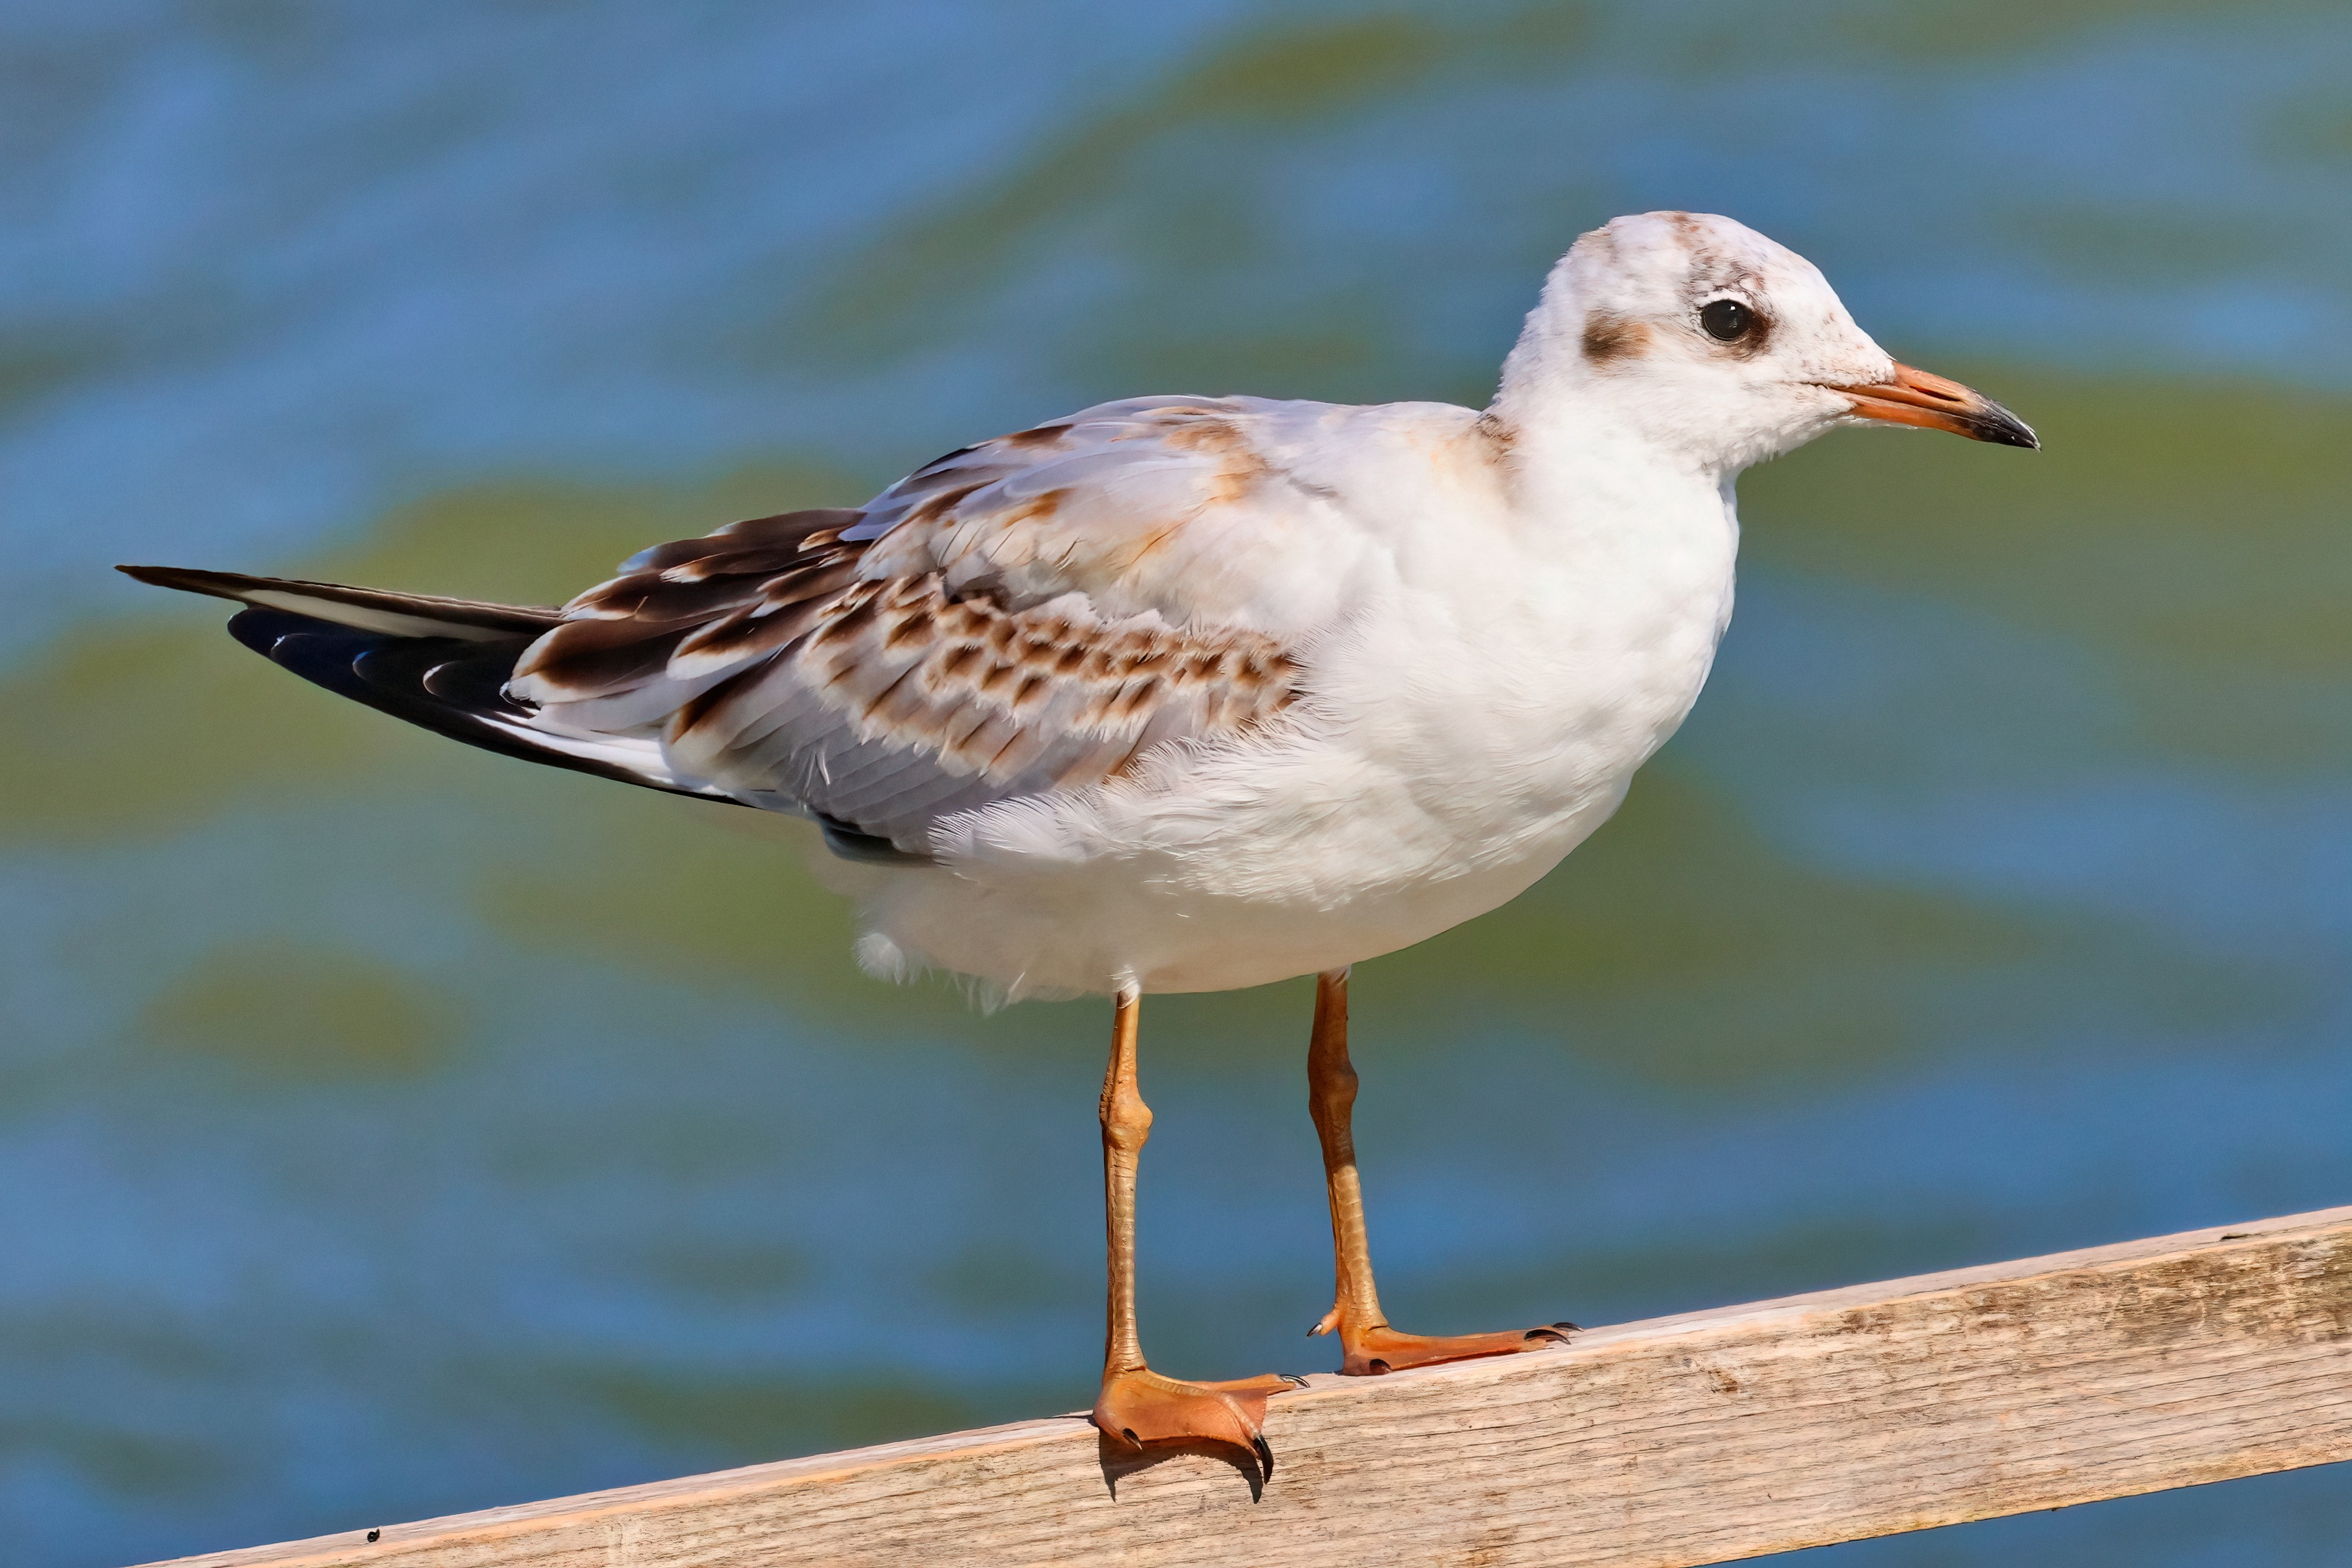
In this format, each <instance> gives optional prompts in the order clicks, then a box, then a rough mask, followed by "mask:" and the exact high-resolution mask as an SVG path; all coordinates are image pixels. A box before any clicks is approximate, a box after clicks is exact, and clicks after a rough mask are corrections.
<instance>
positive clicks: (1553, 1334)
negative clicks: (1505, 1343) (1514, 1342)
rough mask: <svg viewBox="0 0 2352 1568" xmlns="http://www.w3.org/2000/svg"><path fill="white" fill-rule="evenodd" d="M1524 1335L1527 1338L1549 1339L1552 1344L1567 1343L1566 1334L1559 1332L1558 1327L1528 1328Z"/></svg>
mask: <svg viewBox="0 0 2352 1568" xmlns="http://www.w3.org/2000/svg"><path fill="white" fill-rule="evenodd" d="M1526 1337H1527V1339H1540V1340H1549V1341H1550V1342H1551V1343H1554V1344H1566V1343H1568V1336H1567V1335H1566V1334H1564V1333H1560V1332H1559V1330H1558V1329H1529V1330H1528V1332H1527V1336H1526ZM1521 1343H1525V1341H1524V1340H1523V1341H1522V1342H1521Z"/></svg>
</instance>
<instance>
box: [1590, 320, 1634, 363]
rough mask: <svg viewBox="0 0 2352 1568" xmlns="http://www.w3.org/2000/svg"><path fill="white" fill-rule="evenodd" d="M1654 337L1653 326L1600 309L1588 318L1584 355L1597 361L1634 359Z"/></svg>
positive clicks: (1609, 361)
mask: <svg viewBox="0 0 2352 1568" xmlns="http://www.w3.org/2000/svg"><path fill="white" fill-rule="evenodd" d="M1649 341H1650V329H1649V328H1648V327H1647V326H1645V325H1643V323H1642V322H1639V321H1635V320H1633V319H1629V318H1627V317H1623V316H1612V315H1609V314H1606V313H1605V312H1597V313H1595V314H1593V315H1591V316H1588V317H1587V318H1585V321H1584V357H1585V358H1586V359H1588V360H1590V361H1592V362H1593V363H1594V364H1596V365H1607V364H1611V363H1612V362H1614V361H1619V360H1630V359H1633V358H1634V357H1635V356H1637V355H1638V354H1640V353H1641V351H1642V350H1643V349H1644V348H1645V347H1647V346H1648V344H1649Z"/></svg>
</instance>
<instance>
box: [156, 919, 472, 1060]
mask: <svg viewBox="0 0 2352 1568" xmlns="http://www.w3.org/2000/svg"><path fill="white" fill-rule="evenodd" d="M455 1024H456V1020H455V1019H453V1018H452V1016H451V1009H450V1008H449V1004H448V1002H447V1001H446V998H443V997H441V996H439V995H437V994H436V993H435V992H433V991H431V990H428V989H427V988H425V983H424V982H423V981H421V980H418V979H414V978H411V977H408V976H406V975H404V974H402V973H401V972H400V971H399V970H397V969H394V968H393V967H390V966H388V965H386V964H384V963H383V962H382V961H381V960H379V959H375V958H373V957H369V956H365V955H363V954H358V953H348V952H338V951H335V950H333V949H330V948H320V947H310V946H301V945H299V944H296V943H291V942H272V943H255V944H249V945H238V946H231V947H226V948H224V949H222V950H220V951H218V952H215V953H214V954H212V955H211V956H208V957H207V958H205V960H204V962H203V963H202V964H200V965H199V966H198V967H196V968H194V970H192V971H190V972H189V973H187V974H184V975H182V976H180V977H177V978H176V979H174V980H173V981H172V982H171V983H170V984H169V985H167V986H166V987H165V988H163V991H162V992H161V993H160V994H159V995H157V996H156V997H155V998H154V999H153V1000H152V1001H151V1002H150V1003H149V1004H148V1006H147V1009H146V1011H145V1013H144V1015H143V1016H142V1019H141V1025H142V1029H141V1032H142V1034H143V1035H145V1036H146V1037H147V1038H148V1039H150V1040H155V1041H156V1042H158V1043H160V1044H162V1045H163V1046H166V1047H168V1048H172V1049H176V1050H184V1051H201V1052H203V1053H205V1054H206V1055H209V1056H212V1057H215V1058H217V1059H219V1060H221V1061H231V1062H236V1063H237V1064H239V1065H241V1066H245V1067H249V1068H252V1069H254V1070H256V1071H260V1072H263V1073H267V1074H268V1075H270V1076H273V1077H278V1078H290V1079H331V1078H353V1077H370V1078H373V1077H394V1078H401V1077H415V1076H417V1075H420V1074H423V1073H425V1072H428V1071H431V1070H432V1069H433V1068H435V1067H436V1066H438V1065H439V1064H440V1062H441V1061H442V1059H443V1058H444V1057H445V1056H446V1054H447V1052H448V1051H449V1049H450V1047H451V1046H452V1044H453V1043H454V1040H455V1037H456V1033H457V1030H456V1028H455Z"/></svg>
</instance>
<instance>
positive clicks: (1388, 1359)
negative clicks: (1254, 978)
mask: <svg viewBox="0 0 2352 1568" xmlns="http://www.w3.org/2000/svg"><path fill="white" fill-rule="evenodd" d="M1307 1109H1308V1111H1310V1112H1311V1113H1313V1114H1314V1117H1315V1132H1316V1135H1317V1136H1318V1137H1319V1138H1321V1139H1322V1141H1323V1177H1324V1181H1325V1182H1326V1184H1327V1185H1328V1186H1329V1188H1330V1193H1331V1249H1332V1253H1333V1260H1334V1264H1335V1267H1334V1270H1333V1271H1334V1273H1336V1274H1337V1276H1338V1282H1337V1286H1336V1288H1335V1290H1334V1291H1333V1297H1334V1300H1333V1301H1332V1304H1331V1310H1330V1311H1329V1312H1327V1313H1325V1314H1324V1316H1323V1321H1322V1322H1318V1323H1317V1324H1316V1325H1315V1326H1314V1327H1313V1328H1311V1329H1309V1330H1307V1333H1310V1334H1325V1333H1330V1332H1331V1331H1332V1330H1333V1329H1338V1330H1339V1348H1340V1351H1341V1353H1342V1356H1343V1359H1342V1361H1341V1363H1340V1365H1339V1370H1340V1371H1341V1372H1345V1373H1350V1374H1353V1375H1358V1376H1361V1375H1365V1374H1367V1373H1380V1372H1394V1371H1395V1370H1397V1369H1398V1368H1399V1367H1404V1366H1426V1365H1428V1364H1431V1363H1432V1362H1439V1361H1468V1360H1470V1359H1472V1358H1473V1357H1475V1356H1482V1355H1510V1354H1515V1353H1516V1352H1518V1351H1523V1350H1540V1349H1542V1348H1543V1347H1544V1346H1545V1345H1548V1344H1559V1343H1563V1342H1564V1341H1566V1340H1567V1338H1568V1331H1569V1330H1570V1329H1573V1328H1574V1327H1575V1326H1576V1325H1575V1324H1574V1323H1547V1324H1543V1325H1541V1326H1539V1327H1537V1328H1531V1329H1511V1330H1508V1331H1507V1332H1505V1333H1465V1334H1451V1335H1446V1336H1444V1337H1440V1338H1431V1337H1430V1336H1428V1335H1426V1334H1417V1333H1400V1332H1398V1331H1397V1330H1395V1329H1392V1328H1391V1327H1389V1320H1388V1318H1387V1317H1386V1316H1385V1315H1384V1314H1383V1313H1382V1312H1381V1296H1380V1291H1377V1290H1376V1289H1374V1288H1373V1285H1372V1249H1371V1239H1370V1237H1369V1236H1368V1235H1367V1234H1366V1233H1365V1230H1364V1189H1363V1184H1362V1183H1361V1182H1360V1180H1359V1179H1358V1177H1357V1175H1356V1135H1355V1130H1354V1127H1353V1125H1352V1123H1353V1121H1354V1116H1355V1109H1356V1068H1355V1064H1354V1063H1353V1062H1351V1061H1349V1060H1348V971H1347V970H1345V969H1331V970H1328V971H1326V972H1325V973H1323V974H1320V975H1318V976H1317V977H1315V1036H1314V1040H1313V1041H1312V1043H1310V1044H1309V1045H1308V1046H1307Z"/></svg>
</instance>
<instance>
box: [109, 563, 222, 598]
mask: <svg viewBox="0 0 2352 1568" xmlns="http://www.w3.org/2000/svg"><path fill="white" fill-rule="evenodd" d="M114 570H117V571H119V572H121V574H122V575H123V576H125V577H128V578H133V579H136V580H138V581H141V582H143V583H146V584H148V585H149V586H150V587H153V588H179V589H185V590H187V591H189V592H191V593H205V592H208V591H209V590H207V589H205V588H203V587H201V586H199V584H198V581H197V580H198V579H202V578H204V577H206V576H208V575H210V574H209V573H206V572H203V571H199V570H196V569H195V568H194V567H187V566H121V565H118V566H116V567H115V569H114Z"/></svg>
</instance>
